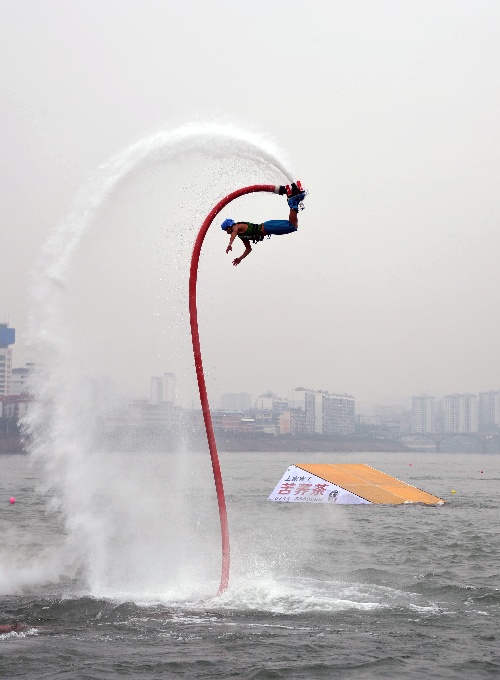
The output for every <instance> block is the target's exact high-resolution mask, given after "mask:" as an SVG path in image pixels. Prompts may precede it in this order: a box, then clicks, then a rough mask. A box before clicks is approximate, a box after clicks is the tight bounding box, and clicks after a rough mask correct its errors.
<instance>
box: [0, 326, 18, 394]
mask: <svg viewBox="0 0 500 680" xmlns="http://www.w3.org/2000/svg"><path fill="white" fill-rule="evenodd" d="M15 341H16V331H15V329H14V328H9V325H8V324H6V323H0V397H2V396H6V395H7V394H10V390H11V387H12V385H11V383H12V350H11V349H10V347H9V345H13V344H14V343H15Z"/></svg>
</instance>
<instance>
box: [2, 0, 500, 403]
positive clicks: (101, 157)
mask: <svg viewBox="0 0 500 680" xmlns="http://www.w3.org/2000/svg"><path fill="white" fill-rule="evenodd" d="M122 5H123V6H126V7H127V11H123V12H121V11H120V12H115V11H114V10H113V7H114V6H115V5H114V3H109V4H108V3H97V4H94V5H93V7H92V8H91V9H89V8H87V7H86V6H84V5H83V4H82V3H81V2H78V1H77V2H71V3H61V6H58V10H57V13H55V12H53V11H52V10H51V9H50V8H49V7H47V6H46V5H45V3H27V2H10V3H6V4H5V8H4V9H5V11H4V13H3V17H2V19H3V20H2V26H1V27H0V31H1V35H2V40H0V51H1V56H2V63H3V64H4V68H3V71H2V76H1V78H2V84H3V86H4V89H5V92H6V93H7V96H5V97H4V101H3V106H2V109H1V112H0V120H1V122H2V125H0V134H1V135H2V142H3V144H2V148H3V149H4V155H3V158H4V168H5V173H4V174H5V176H4V181H3V188H4V192H3V199H2V201H1V204H0V221H1V223H2V225H3V227H4V229H5V232H6V235H7V237H6V239H5V241H4V244H3V247H2V248H1V249H0V290H1V291H2V293H1V296H0V320H1V319H4V320H7V319H8V320H9V321H10V324H11V325H12V326H13V327H15V328H17V329H18V333H19V340H18V342H19V345H18V347H19V354H18V358H19V363H20V364H23V363H25V362H28V361H37V360H39V358H38V357H35V356H33V355H32V354H31V347H28V346H26V344H25V338H26V337H27V335H28V325H29V319H30V317H31V312H32V310H33V306H34V305H35V306H36V305H37V303H36V301H35V300H34V299H33V288H34V287H35V289H36V272H37V271H38V263H39V261H40V257H41V255H42V253H43V251H44V248H45V246H46V244H47V242H48V241H49V239H53V237H54V231H55V230H56V229H57V227H58V226H59V225H61V224H62V223H64V222H65V220H66V219H67V216H68V215H69V214H71V213H72V211H73V210H74V209H75V206H79V207H81V208H82V210H85V207H88V206H89V205H92V201H91V200H90V199H89V203H85V200H84V196H85V187H87V184H88V182H89V178H92V177H94V176H95V175H96V173H98V170H99V168H100V167H101V166H102V165H105V164H106V163H107V162H108V159H110V158H112V157H115V156H116V155H117V154H119V153H121V151H122V150H124V149H127V148H129V147H131V146H132V145H134V144H136V143H137V142H138V141H139V140H141V139H147V138H148V137H149V136H150V135H152V134H156V133H159V132H168V131H171V130H175V129H177V128H178V127H179V126H183V125H185V124H187V123H192V124H194V125H201V124H203V122H204V121H208V122H210V123H213V122H217V123H218V124H220V125H222V126H224V125H227V126H235V127H237V128H239V129H242V130H250V131H252V132H255V133H257V134H258V135H260V136H261V137H262V138H263V139H265V140H271V141H272V142H273V143H274V144H275V145H276V147H277V148H278V150H281V151H279V154H280V156H283V157H285V158H286V157H288V158H289V161H287V167H290V168H291V170H292V171H293V173H294V174H296V175H297V179H300V180H301V181H302V182H303V184H304V186H305V187H306V188H307V189H308V190H309V194H308V196H307V199H306V201H305V206H306V209H305V210H304V211H303V212H302V213H301V214H300V226H299V230H298V232H297V234H295V235H293V236H290V237H287V239H279V238H276V237H273V238H271V239H270V240H269V241H268V240H266V241H265V242H262V243H260V244H258V245H256V247H255V248H254V252H253V254H252V256H251V257H250V258H247V259H246V260H245V261H244V262H243V263H242V264H241V266H239V267H237V268H235V267H233V266H232V265H231V260H230V257H229V256H228V255H226V253H225V248H226V239H225V238H223V236H222V235H221V233H220V228H219V225H218V224H214V226H213V228H211V230H210V231H209V234H208V235H207V239H206V243H205V244H204V255H203V261H202V271H201V272H200V274H201V280H200V294H199V311H200V317H201V318H200V331H201V334H202V338H201V340H202V350H203V352H204V362H205V364H206V368H207V373H211V374H212V375H213V376H214V377H213V383H212V384H211V385H210V388H211V390H212V394H216V395H219V394H222V393H224V392H228V391H230V390H234V391H237V389H238V382H239V381H241V383H242V384H245V385H247V386H248V389H250V390H251V391H252V392H256V391H257V390H258V389H259V387H260V385H263V384H265V383H266V382H267V384H269V385H270V386H273V387H274V389H276V391H278V392H280V391H282V390H283V389H285V388H286V386H287V385H288V384H299V383H300V382H302V381H303V382H305V383H307V384H309V385H318V386H322V387H325V388H328V385H335V386H336V387H335V388H336V389H338V390H339V391H340V392H348V393H353V394H356V395H357V398H358V399H359V400H360V401H362V402H372V403H373V402H375V401H376V400H377V399H379V398H381V397H383V398H384V399H385V397H386V396H387V397H388V398H389V397H391V396H398V395H400V396H401V398H403V397H406V396H409V395H412V394H416V393H420V392H422V391H427V390H433V391H436V392H439V393H441V394H443V393H452V392H456V391H463V392H475V391H477V390H478V389H480V388H482V386H484V387H485V388H495V387H496V386H497V385H499V384H500V365H499V362H498V361H497V351H498V350H497V340H496V339H497V337H498V334H499V333H498V331H499V321H498V318H497V315H496V313H495V311H494V310H496V309H498V308H499V307H500V287H499V286H498V285H496V282H497V281H498V276H499V275H498V262H497V253H498V252H499V251H500V229H499V228H498V225H499V219H500V212H499V207H498V179H499V177H498V175H499V165H498V157H497V156H498V154H497V143H496V139H497V134H496V130H497V121H498V119H499V118H500V103H499V100H498V97H497V95H496V89H495V88H494V87H491V83H494V82H496V81H497V79H498V78H497V76H498V73H497V71H498V67H497V64H498V63H500V45H499V43H498V40H497V39H496V35H497V32H496V31H495V30H494V29H495V27H497V26H498V25H499V23H500V5H498V4H495V3H491V2H485V3H471V2H465V1H464V0H457V1H453V2H451V1H450V0H443V2H439V3H430V2H426V3H424V4H419V5H415V6H413V5H410V4H407V3H400V2H396V0H390V1H389V2H388V3H384V4H383V5H381V6H378V5H377V4H376V3H371V2H369V1H368V0H362V1H361V3H360V5H350V4H349V3H337V2H332V3H329V4H328V7H325V6H324V5H322V4H321V3H311V4H310V6H308V7H307V8H305V7H304V6H302V5H300V6H299V5H297V6H296V7H297V11H298V12H300V13H304V12H306V14H307V21H306V22H305V26H304V27H302V28H301V35H300V39H299V40H298V42H299V44H300V49H299V51H298V54H297V57H296V58H295V59H294V64H293V72H294V73H295V74H296V77H297V79H298V82H300V88H299V89H300V93H299V94H298V95H297V97H296V101H295V104H294V106H293V107H292V108H291V107H290V106H289V99H290V84H289V82H288V79H287V78H286V77H285V75H284V74H285V72H286V69H287V68H291V66H290V65H289V64H288V61H289V60H288V58H287V56H286V55H287V54H288V51H289V50H288V47H287V46H288V37H287V36H288V34H289V31H292V30H293V24H290V22H291V21H292V17H293V16H294V12H293V10H292V11H290V12H285V13H283V12H282V11H281V8H280V7H279V6H278V5H276V6H275V5H270V6H268V5H266V4H265V3H262V2H261V1H260V0H259V2H257V3H254V4H253V5H252V11H251V12H250V13H249V14H248V17H246V19H245V21H243V22H242V21H241V17H240V16H239V14H238V11H237V9H236V5H234V7H233V6H232V5H231V4H230V3H229V4H228V5H227V7H225V9H224V10H223V9H222V5H220V4H217V6H214V7H212V8H211V9H209V8H208V6H207V7H206V8H205V7H203V8H202V7H201V6H200V7H198V8H197V10H198V13H200V12H201V17H202V20H201V21H200V23H199V25H196V26H194V25H193V26H191V20H192V17H191V11H190V9H189V7H190V5H189V3H188V4H187V5H183V4H182V3H181V4H177V5H175V6H174V7H168V8H167V6H166V5H165V3H161V2H158V1H157V0H152V2H150V3H148V6H147V8H143V7H142V6H140V5H139V4H135V5H134V3H129V2H128V0H124V3H122ZM325 13H326V14H325ZM262 16H265V17H266V26H274V27H275V29H276V30H275V31H274V32H273V40H269V41H266V50H265V58H264V56H263V55H264V52H262V53H261V52H260V51H259V50H256V52H257V54H256V55H252V54H251V52H252V51H243V52H242V53H241V54H239V55H238V59H237V60H236V61H235V60H233V59H230V58H228V56H227V51H226V50H225V49H224V44H225V43H224V34H223V33H222V34H221V33H220V31H221V26H222V25H224V21H231V20H234V21H235V22H236V25H237V26H238V27H239V30H241V31H243V34H244V35H247V36H248V37H249V39H250V37H251V36H253V35H260V34H261V32H262ZM117 22H118V23H119V27H120V30H115V29H114V28H112V27H114V26H115V25H116V23H117ZM163 22H166V23H167V24H168V25H176V22H179V23H180V25H186V22H187V24H189V25H190V26H191V29H192V30H190V32H189V36H190V40H193V41H194V44H197V45H198V46H199V52H202V53H204V54H206V55H207V58H206V62H205V61H204V62H203V64H200V61H199V59H198V58H197V57H196V58H195V56H194V54H191V53H189V51H187V50H186V44H185V41H184V40H183V39H182V38H181V34H179V35H178V34H177V33H176V31H173V32H172V35H171V36H170V38H169V40H165V39H164V36H163V34H161V35H160V34H155V35H154V36H152V38H151V41H147V43H144V45H143V51H142V58H141V60H140V61H138V60H137V58H136V54H135V51H134V50H133V49H132V47H131V46H132V45H134V44H136V40H135V36H136V33H137V32H139V34H141V35H145V34H147V33H148V31H150V30H151V27H157V26H160V25H163ZM202 26H203V29H201V27H202ZM374 26H375V27H376V30H373V27H374ZM207 27H209V28H208V29H207ZM155 30H156V29H155ZM160 33H161V32H160ZM213 36H220V39H217V38H216V39H214V37H213ZM90 44H91V45H92V46H93V48H92V50H91V51H90V52H89V49H88V45H90ZM196 53H197V54H198V50H197V51H196ZM20 54H21V55H22V59H20V58H15V57H14V55H20ZM118 55H119V57H118ZM179 55H183V59H182V63H183V71H182V77H179V72H178V68H177V63H178V60H179ZM318 63H320V64H322V67H321V69H319V70H318V69H317V68H316V65H317V64H318ZM75 73H76V74H77V77H75ZM214 73H217V74H219V77H220V78H221V79H222V80H223V81H224V82H225V87H226V90H225V92H224V93H223V92H222V91H221V90H220V88H214V87H213V74H214ZM158 83H162V87H160V88H158V86H157V84H158ZM253 97H258V98H259V99H260V100H261V101H266V102H268V105H266V106H263V107H258V106H249V105H248V99H249V98H250V99H252V98H253ZM212 141H213V144H211V145H210V144H208V145H205V146H202V147H200V148H199V149H197V150H194V151H193V150H192V149H191V152H190V153H186V154H185V155H183V156H182V157H179V158H178V159H177V160H175V161H174V162H170V161H168V162H167V161H165V162H163V161H162V159H161V158H158V159H157V161H158V162H157V163H153V164H151V165H150V166H149V167H144V168H141V169H138V170H137V172H135V173H134V175H133V176H132V177H129V178H128V179H127V180H126V181H124V182H123V183H122V184H118V185H117V186H116V187H115V190H114V191H113V193H112V195H110V196H109V198H108V200H106V201H105V203H104V204H103V205H101V206H100V207H99V209H98V210H97V211H96V214H95V215H94V216H93V219H92V220H91V223H90V224H89V228H88V230H87V232H86V234H85V237H84V238H83V239H82V240H81V241H80V242H78V243H75V244H74V250H73V251H72V253H71V272H69V274H68V276H67V277H66V278H67V280H65V281H64V286H63V287H60V288H59V293H61V292H62V291H64V293H63V295H64V298H65V300H66V301H67V307H68V311H67V316H68V324H69V330H70V331H71V330H72V325H73V324H74V325H75V326H79V328H80V329H82V330H83V331H85V330H86V325H87V324H89V323H92V324H95V326H96V327H97V328H98V329H99V333H100V335H101V336H102V337H100V341H102V346H103V352H104V356H103V361H107V360H108V355H110V356H111V358H112V360H113V361H115V363H117V364H118V362H119V361H120V360H121V363H120V365H119V366H117V369H119V370H122V368H123V365H124V364H125V365H126V358H127V356H128V355H130V354H132V352H133V351H134V348H136V347H139V346H140V345H141V341H142V340H143V338H146V344H145V345H144V346H143V347H142V348H141V351H142V353H143V356H142V357H141V361H142V363H143V367H142V368H143V369H144V370H143V372H144V373H146V374H151V375H153V374H155V373H157V372H159V371H160V370H162V369H163V367H164V366H165V367H166V369H167V370H171V371H175V372H176V373H177V374H178V379H179V385H178V388H179V391H180V394H181V395H182V394H183V393H185V396H184V397H183V398H184V399H185V400H186V401H188V400H189V398H190V397H191V396H192V393H193V390H191V385H190V384H189V379H188V378H186V379H184V378H182V377H181V371H180V370H179V366H178V365H176V364H178V363H181V364H183V365H186V366H187V363H186V359H185V357H184V354H185V352H187V354H189V344H188V343H189V340H187V339H186V337H185V334H184V329H183V328H182V329H180V330H179V332H178V333H177V331H176V330H175V324H176V323H179V324H181V323H182V322H183V316H182V315H184V317H185V315H186V310H187V305H186V297H187V293H186V292H184V291H185V290H187V282H188V276H187V271H186V270H187V269H188V267H189V258H190V254H191V249H192V246H193V242H194V237H195V233H196V230H197V229H198V228H199V226H200V224H201V221H202V220H203V218H204V217H205V215H206V214H207V213H208V212H209V211H210V210H211V209H212V207H213V206H214V204H215V203H216V202H217V201H218V200H219V199H220V198H221V196H223V195H224V194H225V193H228V192H229V191H233V190H235V189H237V188H240V187H241V186H245V185H248V184H253V183H258V182H262V181H264V182H267V181H269V182H271V183H280V182H281V181H282V177H281V176H280V173H279V172H278V173H276V172H273V171H271V170H270V169H269V167H268V166H266V165H265V163H262V162H256V163H251V162H248V161H247V160H245V159H242V158H241V157H240V156H238V154H237V152H236V150H235V149H234V147H231V145H229V147H226V148H224V149H222V150H221V151H220V153H219V149H217V152H218V153H219V156H218V157H216V158H214V157H213V156H211V155H210V153H209V151H210V149H212V148H213V147H214V146H216V144H215V142H216V140H215V139H213V140H212ZM207 150H208V151H207ZM87 198H88V196H87ZM82 202H83V204H82ZM227 212H228V214H227V215H226V214H224V215H221V218H224V217H231V216H233V217H240V218H241V219H247V220H250V221H253V222H261V221H264V220H267V219H280V218H286V216H287V206H286V202H285V201H284V199H283V198H282V197H277V196H262V197H260V196H252V197H245V198H243V199H239V200H238V201H237V202H235V203H234V206H233V207H232V208H231V211H229V210H228V211H227ZM236 291H240V295H238V293H237V292H236ZM241 291H244V293H241ZM59 293H55V294H59ZM65 311H66V310H65ZM108 316H111V317H112V319H108ZM130 319H136V320H138V322H139V324H138V326H139V327H138V328H135V329H129V330H128V333H129V334H130V335H129V341H130V342H127V344H126V345H124V340H123V334H124V330H123V329H124V327H125V326H127V321H128V320H130ZM140 328H142V332H140ZM132 330H133V333H132ZM84 339H85V341H86V343H87V344H88V343H89V342H90V341H91V338H84ZM243 341H244V343H245V344H246V346H248V347H252V348H254V349H253V351H252V357H251V359H250V358H248V360H246V361H245V362H237V361H228V356H227V352H228V351H229V350H228V348H230V347H231V348H233V347H235V346H237V345H238V343H242V342H243ZM80 349H81V348H80V347H79V346H77V347H72V348H68V351H74V352H75V353H76V352H78V351H80ZM21 352H22V355H21ZM122 353H123V356H120V355H121V354H122ZM112 355H114V356H112ZM157 357H158V358H159V361H158V362H156V358H157ZM167 358H168V359H170V360H171V363H168V362H167V361H166V359H167ZM189 367H190V365H189ZM130 371H131V373H130V375H129V376H128V377H127V379H129V382H130V383H131V385H132V387H134V389H136V390H137V389H138V384H139V379H140V378H139V373H137V374H134V373H132V371H133V367H130ZM123 374H124V372H123Z"/></svg>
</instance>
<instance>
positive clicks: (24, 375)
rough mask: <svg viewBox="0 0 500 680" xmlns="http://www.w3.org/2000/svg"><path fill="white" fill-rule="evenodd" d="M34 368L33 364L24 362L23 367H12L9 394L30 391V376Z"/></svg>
mask: <svg viewBox="0 0 500 680" xmlns="http://www.w3.org/2000/svg"><path fill="white" fill-rule="evenodd" d="M34 369H35V364H26V366H24V367H23V368H13V369H12V380H11V385H10V393H11V394H28V393H29V391H30V376H31V375H32V373H33V371H34Z"/></svg>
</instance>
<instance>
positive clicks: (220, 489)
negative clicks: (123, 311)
mask: <svg viewBox="0 0 500 680" xmlns="http://www.w3.org/2000/svg"><path fill="white" fill-rule="evenodd" d="M257 191H268V192H274V191H275V187H274V185H272V184H255V185H253V186H250V187H244V188H243V189H238V191H233V193H232V194H229V195H228V196H226V197H225V198H223V199H222V200H221V201H219V203H217V205H216V206H215V207H214V208H212V210H211V211H210V213H209V214H208V215H207V217H206V218H205V221H204V222H203V224H202V225H201V229H200V231H199V232H198V236H197V238H196V241H195V244H194V248H193V254H192V256H191V269H190V272H189V321H190V324H191V339H192V342H193V354H194V365H195V368H196V378H197V380H198V389H199V391H200V400H201V408H202V411H203V420H204V421H205V431H206V433H207V440H208V448H209V450H210V458H211V459H212V470H213V473H214V481H215V490H216V492H217V502H218V505H219V517H220V529H221V535H222V571H221V578H220V585H219V595H220V594H221V593H223V592H224V591H225V590H226V589H227V587H228V583H229V527H228V523H227V510H226V499H225V496H224V486H223V484H222V474H221V471H220V463H219V455H218V453H217V445H216V443H215V435H214V428H213V425H212V417H211V415H210V407H209V405H208V397H207V388H206V385H205V375H204V373H203V363H202V360H201V348H200V334H199V332H198V313H197V308H196V283H197V279H198V262H199V260H200V253H201V246H202V245H203V241H204V239H205V236H206V233H207V231H208V228H209V227H210V225H211V224H212V222H213V220H214V218H215V217H216V216H217V215H218V214H219V213H220V211H221V210H222V209H223V208H224V207H225V206H226V205H227V204H228V203H230V202H231V201H234V199H235V198H239V197H240V196H244V195H245V194H252V193H255V192H257Z"/></svg>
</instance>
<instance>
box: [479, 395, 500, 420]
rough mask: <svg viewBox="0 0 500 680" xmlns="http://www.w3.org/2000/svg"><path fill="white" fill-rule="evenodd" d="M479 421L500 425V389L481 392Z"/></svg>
mask: <svg viewBox="0 0 500 680" xmlns="http://www.w3.org/2000/svg"><path fill="white" fill-rule="evenodd" d="M478 421H479V424H480V425H485V426H488V425H500V390H489V391H488V392H479V403H478Z"/></svg>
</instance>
